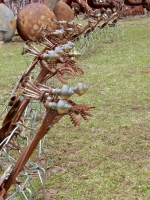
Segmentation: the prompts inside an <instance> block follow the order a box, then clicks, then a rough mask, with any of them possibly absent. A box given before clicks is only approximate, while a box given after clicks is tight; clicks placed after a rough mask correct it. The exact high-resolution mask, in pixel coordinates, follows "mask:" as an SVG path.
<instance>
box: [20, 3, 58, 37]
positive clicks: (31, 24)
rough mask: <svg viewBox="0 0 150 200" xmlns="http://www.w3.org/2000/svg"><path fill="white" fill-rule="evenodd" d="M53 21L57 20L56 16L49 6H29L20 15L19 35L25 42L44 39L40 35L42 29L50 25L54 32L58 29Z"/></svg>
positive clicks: (36, 4) (35, 4) (34, 4)
mask: <svg viewBox="0 0 150 200" xmlns="http://www.w3.org/2000/svg"><path fill="white" fill-rule="evenodd" d="M52 19H55V20H56V16H55V14H54V12H53V11H52V10H51V8H50V7H49V6H47V5H45V4H41V3H32V4H29V5H27V6H25V7H24V8H23V9H22V10H21V11H20V12H19V14H18V18H17V31H18V34H19V35H20V37H21V38H22V39H23V40H25V41H26V40H31V41H38V40H40V39H41V37H42V35H41V34H40V33H39V30H40V29H41V28H44V27H45V26H46V25H49V26H50V27H51V28H52V29H53V30H55V29H56V24H55V23H54V22H52Z"/></svg>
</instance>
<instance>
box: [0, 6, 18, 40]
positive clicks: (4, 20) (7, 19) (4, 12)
mask: <svg viewBox="0 0 150 200" xmlns="http://www.w3.org/2000/svg"><path fill="white" fill-rule="evenodd" d="M15 30H16V19H15V16H14V14H13V12H12V11H11V10H10V9H9V8H8V7H7V6H5V5H4V4H3V3H0V41H4V42H9V41H11V39H12V37H13V35H14V33H15Z"/></svg>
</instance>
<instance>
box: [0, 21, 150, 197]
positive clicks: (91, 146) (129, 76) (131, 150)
mask: <svg viewBox="0 0 150 200" xmlns="http://www.w3.org/2000/svg"><path fill="white" fill-rule="evenodd" d="M149 24H150V18H130V20H124V19H123V20H120V21H119V23H118V27H121V28H120V29H121V30H120V34H121V33H122V32H123V36H121V37H116V35H115V34H114V38H111V39H110V40H108V38H107V40H104V39H102V38H101V37H99V39H98V40H97V41H96V43H95V49H92V50H91V51H90V48H89V51H88V52H87V53H86V54H85V55H83V56H82V57H81V58H80V59H79V60H78V64H79V65H80V66H81V68H82V69H83V70H84V72H85V74H84V76H83V77H80V78H77V79H73V80H71V81H69V84H70V85H71V86H75V85H76V84H77V83H78V82H83V83H84V84H86V85H87V86H88V87H89V89H88V91H87V92H86V94H84V95H83V96H81V97H79V96H75V97H74V100H75V102H78V103H85V104H88V105H90V106H95V109H93V110H92V112H91V113H92V115H93V116H92V117H90V120H89V122H85V121H83V120H81V125H80V126H78V127H74V126H73V125H72V124H71V122H70V119H69V117H67V116H65V117H63V118H62V119H61V121H60V122H59V123H58V124H56V125H55V126H54V127H53V128H52V129H51V131H50V132H49V134H48V135H47V141H48V142H47V143H46V144H45V149H46V152H47V153H48V155H49V156H50V158H51V159H52V161H53V163H54V165H55V166H58V167H57V168H54V170H51V171H50V176H49V177H48V178H47V182H46V188H47V191H49V193H50V192H52V191H53V192H54V193H55V194H54V195H52V198H51V199H53V200H87V199H89V200H101V199H102V200H149V199H150V39H149V35H150V26H149ZM23 44H24V43H23V42H11V43H8V44H5V45H4V48H3V49H1V50H0V52H1V58H0V60H1V62H0V89H1V100H0V102H1V104H2V103H3V99H5V97H7V96H9V92H10V91H11V88H12V87H13V85H14V83H15V81H16V79H17V77H18V75H19V74H20V73H22V72H23V71H24V69H26V68H27V66H28V63H27V61H26V60H25V59H24V58H22V56H21V51H22V47H23ZM1 108H2V106H1ZM55 169H56V170H55ZM47 200H50V196H49V197H47Z"/></svg>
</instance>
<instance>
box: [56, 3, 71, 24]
mask: <svg viewBox="0 0 150 200" xmlns="http://www.w3.org/2000/svg"><path fill="white" fill-rule="evenodd" d="M53 11H54V13H55V15H56V18H57V21H61V20H65V21H67V22H69V21H72V20H74V13H73V10H72V9H71V8H70V7H69V6H68V5H67V4H66V3H64V2H62V1H60V2H59V3H58V4H57V5H56V7H55V8H54V10H53Z"/></svg>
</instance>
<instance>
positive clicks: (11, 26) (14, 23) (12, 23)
mask: <svg viewBox="0 0 150 200" xmlns="http://www.w3.org/2000/svg"><path fill="white" fill-rule="evenodd" d="M9 28H10V29H15V28H16V20H15V19H11V20H10V22H9Z"/></svg>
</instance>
